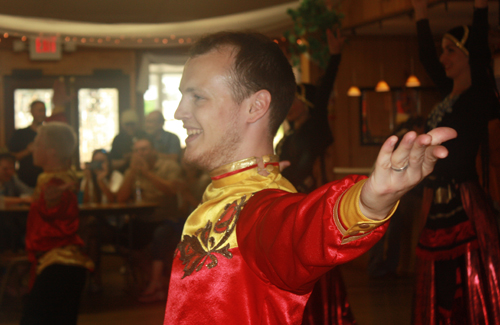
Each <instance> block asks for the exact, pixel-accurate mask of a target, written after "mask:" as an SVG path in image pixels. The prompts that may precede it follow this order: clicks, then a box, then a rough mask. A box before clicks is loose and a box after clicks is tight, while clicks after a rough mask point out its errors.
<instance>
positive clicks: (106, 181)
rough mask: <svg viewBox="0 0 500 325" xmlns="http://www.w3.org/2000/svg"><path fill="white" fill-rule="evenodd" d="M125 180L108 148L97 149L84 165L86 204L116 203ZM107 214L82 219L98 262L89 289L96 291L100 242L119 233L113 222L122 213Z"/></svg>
mask: <svg viewBox="0 0 500 325" xmlns="http://www.w3.org/2000/svg"><path fill="white" fill-rule="evenodd" d="M122 183H123V175H122V174H121V173H120V172H119V171H117V170H112V169H111V160H110V158H109V154H108V153H107V152H106V150H104V149H97V150H94V152H93V153H92V161H91V162H90V163H87V164H85V170H84V177H83V179H82V182H81V184H80V190H81V191H82V192H83V203H102V204H106V203H114V202H116V193H117V192H118V190H119V189H120V187H121V185H122ZM108 217H109V218H94V217H92V216H90V217H87V218H85V219H83V220H82V225H81V234H82V237H83V238H84V240H85V244H86V251H87V254H88V255H89V256H90V258H91V259H92V260H93V261H94V264H95V270H94V272H92V274H91V277H90V284H89V290H90V291H91V292H94V293H95V292H100V291H101V290H102V279H101V245H102V243H103V240H104V239H105V238H110V237H112V234H113V233H116V230H115V229H113V226H112V224H111V223H112V222H116V218H119V216H108ZM115 226H117V225H115Z"/></svg>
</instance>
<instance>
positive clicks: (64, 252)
mask: <svg viewBox="0 0 500 325" xmlns="http://www.w3.org/2000/svg"><path fill="white" fill-rule="evenodd" d="M76 180H77V179H76V177H75V175H74V173H73V172H72V171H61V172H54V173H42V174H40V176H38V180H37V186H36V189H35V193H34V194H33V202H32V203H31V206H30V211H29V214H28V219H27V222H26V250H27V252H28V255H29V258H30V261H31V262H32V263H33V268H32V278H31V285H33V283H34V280H35V276H36V273H40V272H41V271H42V269H43V268H45V267H47V266H48V265H50V264H55V263H57V264H71V265H81V266H83V267H86V268H89V269H92V268H93V264H92V262H91V261H90V260H89V259H88V257H86V256H83V255H81V254H80V252H79V251H78V249H77V247H80V246H83V241H82V239H81V238H80V236H78V234H77V230H78V226H79V224H80V219H79V211H78V200H77V198H76V195H75V193H74V192H73V191H71V190H66V191H64V192H63V193H62V195H61V197H60V199H59V200H58V203H57V204H55V205H54V206H48V205H47V202H46V200H45V194H46V189H47V186H60V185H63V184H66V183H75V182H76ZM35 272H36V273H35Z"/></svg>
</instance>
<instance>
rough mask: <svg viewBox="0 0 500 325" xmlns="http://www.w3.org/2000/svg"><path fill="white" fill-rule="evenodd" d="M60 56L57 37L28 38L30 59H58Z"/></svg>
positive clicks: (59, 43)
mask: <svg viewBox="0 0 500 325" xmlns="http://www.w3.org/2000/svg"><path fill="white" fill-rule="evenodd" d="M61 57H62V51H61V42H60V40H59V38H58V37H56V36H48V37H36V38H31V39H30V59H31V60H60V59H61Z"/></svg>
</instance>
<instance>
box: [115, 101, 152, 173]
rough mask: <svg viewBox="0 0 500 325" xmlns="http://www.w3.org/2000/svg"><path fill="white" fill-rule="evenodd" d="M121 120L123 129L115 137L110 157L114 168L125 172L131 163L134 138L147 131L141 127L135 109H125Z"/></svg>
mask: <svg viewBox="0 0 500 325" xmlns="http://www.w3.org/2000/svg"><path fill="white" fill-rule="evenodd" d="M120 121H121V126H122V131H120V133H118V134H117V135H116V136H115V138H114V139H113V143H112V144H111V151H110V152H109V157H110V158H111V166H112V169H117V170H118V171H119V172H121V173H124V172H125V170H127V168H128V167H129V164H130V157H131V156H132V145H133V144H134V138H135V137H137V136H143V135H144V134H145V132H144V131H142V130H141V129H140V126H139V119H138V118H137V114H136V112H135V111H133V110H127V111H124V112H123V113H122V115H121V117H120Z"/></svg>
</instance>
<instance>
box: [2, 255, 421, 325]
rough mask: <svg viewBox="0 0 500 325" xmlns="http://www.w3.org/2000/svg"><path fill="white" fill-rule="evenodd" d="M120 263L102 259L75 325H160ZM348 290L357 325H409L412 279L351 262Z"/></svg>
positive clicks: (159, 310) (17, 304)
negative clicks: (97, 284)
mask: <svg viewBox="0 0 500 325" xmlns="http://www.w3.org/2000/svg"><path fill="white" fill-rule="evenodd" d="M121 263H122V262H121V260H120V258H118V257H112V256H107V257H104V259H103V270H104V275H103V277H104V278H103V280H104V283H105V284H106V285H105V287H104V290H103V292H102V294H99V295H90V294H88V293H85V295H84V297H83V299H82V305H81V313H80V316H79V322H78V324H79V325H90V324H92V325H100V324H106V325H114V324H120V325H129V324H130V325H131V324H134V325H136V324H141V325H149V324H151V325H159V324H162V322H163V313H164V310H165V303H164V302H158V303H154V304H141V303H139V302H137V301H136V300H135V296H134V295H133V294H132V293H130V292H127V290H126V288H127V285H126V281H125V277H124V275H122V274H120V272H119V269H120V266H121ZM341 270H342V273H343V277H344V281H345V283H346V287H347V290H348V296H349V301H350V303H351V306H352V311H353V313H354V316H355V317H356V320H357V321H358V324H360V325H379V324H384V325H405V324H410V315H411V307H410V306H411V299H412V292H413V289H412V279H411V278H397V279H380V280H370V279H368V277H367V276H366V271H365V270H364V269H363V268H362V266H360V263H356V262H352V263H350V264H347V265H344V266H342V268H341ZM21 306H22V303H21V300H20V299H19V298H8V297H6V299H5V300H4V304H3V306H0V324H18V322H19V317H20V313H21Z"/></svg>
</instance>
